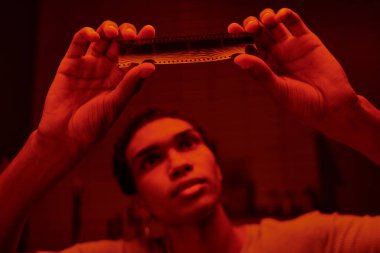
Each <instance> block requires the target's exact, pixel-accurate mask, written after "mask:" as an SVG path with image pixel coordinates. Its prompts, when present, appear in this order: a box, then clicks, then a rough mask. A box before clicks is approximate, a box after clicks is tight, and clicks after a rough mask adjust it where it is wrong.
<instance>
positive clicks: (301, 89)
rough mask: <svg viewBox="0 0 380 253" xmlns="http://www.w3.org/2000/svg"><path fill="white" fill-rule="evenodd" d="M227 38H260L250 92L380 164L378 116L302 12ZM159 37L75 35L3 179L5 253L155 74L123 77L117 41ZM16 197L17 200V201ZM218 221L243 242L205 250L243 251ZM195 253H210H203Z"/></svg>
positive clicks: (134, 72)
mask: <svg viewBox="0 0 380 253" xmlns="http://www.w3.org/2000/svg"><path fill="white" fill-rule="evenodd" d="M228 30H229V32H243V31H248V32H253V33H256V34H257V36H258V40H257V45H258V47H259V48H260V49H262V52H263V55H264V59H265V60H263V59H261V58H258V57H256V56H252V55H246V54H244V55H240V56H238V57H236V58H235V59H234V62H235V63H236V64H237V65H238V66H240V67H241V68H242V69H243V70H245V71H247V72H248V74H249V75H250V76H251V77H252V79H253V82H252V83H255V82H259V83H260V84H261V85H263V87H265V89H266V90H267V91H268V93H269V94H270V95H271V96H272V97H273V98H274V99H275V100H276V101H277V102H278V104H279V106H280V107H281V108H282V109H283V110H284V111H286V112H287V113H290V114H291V115H294V116H295V117H296V118H297V119H298V120H300V121H302V122H304V123H306V124H308V125H310V126H311V127H314V128H315V129H317V130H319V131H320V132H322V133H324V134H325V135H327V136H329V137H331V138H333V139H335V140H337V141H340V142H342V143H344V144H346V145H349V146H350V147H352V148H354V149H356V150H357V151H359V152H361V153H362V154H364V155H365V156H367V157H368V158H369V159H371V160H372V161H374V162H375V163H377V164H378V165H380V145H379V144H378V143H379V141H380V131H378V129H380V113H379V111H378V110H377V109H376V108H375V107H374V106H373V105H372V104H370V103H369V102H368V101H367V100H366V99H365V98H363V97H361V96H359V95H357V94H356V93H355V92H354V90H353V89H352V88H351V85H350V83H349V82H348V80H347V77H346V75H345V73H344V71H343V69H342V67H341V66H340V64H339V63H338V62H337V61H336V59H335V58H334V57H333V55H332V54H331V53H330V52H329V51H328V50H327V49H326V47H325V46H324V45H323V43H322V42H321V41H320V40H319V38H318V37H317V36H316V35H315V34H313V33H312V32H311V31H310V30H309V29H308V28H307V26H306V25H305V24H304V23H303V21H302V20H301V18H300V17H299V16H298V15H297V14H296V13H295V12H293V11H292V10H290V9H281V10H279V11H278V12H274V11H273V10H271V9H266V10H264V11H262V12H261V14H260V15H259V18H256V17H248V18H246V19H245V20H244V22H243V24H241V25H240V24H237V23H232V24H231V25H230V26H229V27H228ZM152 37H154V28H153V27H152V26H145V27H143V28H142V29H141V31H140V32H139V33H137V31H136V29H135V27H134V26H133V25H131V24H127V23H125V24H122V25H120V26H118V25H116V24H115V23H114V22H112V21H105V22H104V23H103V24H102V25H101V26H99V28H98V29H97V30H96V31H95V30H94V29H92V28H88V27H86V28H83V29H81V30H80V31H78V32H77V33H76V34H75V35H74V38H73V40H72V42H71V44H70V47H69V49H68V51H67V53H66V55H65V57H64V58H63V60H62V62H61V64H60V66H59V68H58V70H57V74H56V76H55V78H54V80H53V82H52V84H51V87H50V90H49V92H48V95H47V98H46V102H45V107H44V112H43V116H42V119H41V121H40V123H39V125H38V127H37V129H36V130H35V131H34V132H33V133H32V134H31V136H30V137H29V139H28V140H27V142H26V144H25V146H24V147H23V148H22V150H21V151H20V153H19V154H18V155H17V156H16V157H15V159H14V160H13V161H12V163H11V164H10V165H9V166H8V168H6V169H5V171H4V172H3V173H2V174H1V175H0V203H7V204H6V205H2V209H1V211H0V212H1V213H0V251H1V252H4V253H10V252H14V250H15V247H16V245H17V242H18V239H19V236H20V231H21V230H22V226H23V223H24V221H25V219H26V218H27V217H28V215H29V213H30V210H31V209H32V208H33V206H34V205H35V202H36V201H37V200H39V199H40V198H41V197H43V196H44V195H45V194H46V192H48V190H49V189H50V188H51V187H52V186H53V185H55V184H56V183H57V182H58V181H59V180H61V179H62V177H63V176H64V175H65V174H67V173H68V172H69V171H70V170H72V169H73V168H75V165H76V164H77V163H78V162H79V161H80V159H81V157H83V156H84V154H85V153H86V152H87V150H88V149H89V148H90V147H91V146H92V145H93V144H94V143H96V142H97V141H99V140H100V139H101V138H102V137H103V136H104V135H105V133H106V132H107V131H108V129H109V128H110V127H111V125H112V124H113V123H114V122H115V120H116V119H117V117H118V116H119V115H120V113H121V111H122V110H123V108H124V107H125V106H126V105H127V103H128V101H129V100H130V99H131V98H132V97H133V95H134V94H135V93H136V90H138V88H139V86H140V85H141V83H142V82H143V80H144V79H145V78H147V77H149V76H150V74H151V73H152V72H153V71H154V69H155V67H154V65H152V64H150V63H144V64H141V65H139V66H136V67H134V68H131V69H119V68H118V67H117V64H116V61H117V55H118V47H117V40H118V39H131V38H132V39H133V38H152ZM87 48H88V49H87ZM247 85H251V84H250V83H248V84H247ZM20 189H22V190H20ZM16 192H17V194H15V193H16ZM9 196H13V197H12V199H11V200H10V199H9ZM218 210H219V209H218ZM217 214H218V216H213V217H219V218H218V219H217V220H218V221H223V222H224V224H226V226H224V228H226V230H227V231H224V233H223V235H231V234H232V235H234V236H233V237H232V238H235V239H234V240H233V241H232V242H230V243H231V244H230V247H224V249H219V250H217V251H215V250H213V249H214V248H213V247H212V245H211V246H210V245H207V246H208V247H206V248H203V251H205V250H209V252H210V251H212V252H223V251H220V250H225V251H224V252H226V253H230V252H237V251H236V249H238V248H239V247H240V246H241V240H240V239H241V238H242V237H241V234H238V233H237V232H236V231H233V228H231V226H229V225H228V224H229V221H228V220H226V219H225V218H223V217H224V215H223V213H221V212H220V210H219V212H217ZM208 224H209V226H208V227H207V229H205V230H204V231H203V233H209V235H211V234H212V233H213V232H215V230H214V229H213V228H215V227H214V226H215V225H217V224H219V223H218V222H216V223H215V220H209V222H208ZM187 231H188V230H183V232H184V233H187ZM191 231H192V232H191V235H192V238H194V239H198V238H199V234H196V233H195V232H194V231H195V230H191ZM223 235H220V237H221V238H222V237H223ZM173 236H175V235H173ZM221 238H213V241H214V242H215V241H216V242H217V241H220V240H219V239H221ZM229 238H231V237H229ZM177 242H178V241H175V242H173V249H175V250H176V251H175V252H176V253H179V252H183V251H186V250H187V249H188V248H184V247H183V246H181V247H179V246H178V245H180V244H177ZM176 245H177V246H178V247H176ZM181 245H183V244H181ZM196 245H197V246H199V247H202V245H203V244H196ZM231 245H232V246H233V247H232V246H231ZM197 250H199V251H195V252H202V248H198V249H197ZM192 252H194V251H192Z"/></svg>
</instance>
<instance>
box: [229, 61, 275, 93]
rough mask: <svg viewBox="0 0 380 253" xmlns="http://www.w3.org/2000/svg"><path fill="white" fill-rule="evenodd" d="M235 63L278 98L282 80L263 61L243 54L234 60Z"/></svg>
mask: <svg viewBox="0 0 380 253" xmlns="http://www.w3.org/2000/svg"><path fill="white" fill-rule="evenodd" d="M234 62H235V63H236V64H237V65H238V66H239V67H240V68H242V69H243V70H245V71H247V72H248V74H249V75H250V76H251V77H252V78H253V79H254V80H256V81H258V82H259V83H261V84H262V85H263V86H264V88H265V89H267V90H268V91H269V92H270V93H272V95H274V96H278V93H279V92H280V84H281V80H280V78H279V77H278V76H277V75H276V74H275V73H274V72H273V71H272V69H271V68H270V67H269V66H268V65H267V64H266V63H265V62H264V61H263V60H261V59H260V58H258V57H255V56H252V55H248V54H241V55H239V56H237V57H236V58H235V59H234Z"/></svg>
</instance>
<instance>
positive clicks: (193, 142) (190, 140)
mask: <svg viewBox="0 0 380 253" xmlns="http://www.w3.org/2000/svg"><path fill="white" fill-rule="evenodd" d="M198 143H199V139H198V138H197V137H195V136H187V137H185V138H183V139H182V140H181V141H180V142H179V149H180V150H189V149H193V148H195V147H196V146H197V145H198Z"/></svg>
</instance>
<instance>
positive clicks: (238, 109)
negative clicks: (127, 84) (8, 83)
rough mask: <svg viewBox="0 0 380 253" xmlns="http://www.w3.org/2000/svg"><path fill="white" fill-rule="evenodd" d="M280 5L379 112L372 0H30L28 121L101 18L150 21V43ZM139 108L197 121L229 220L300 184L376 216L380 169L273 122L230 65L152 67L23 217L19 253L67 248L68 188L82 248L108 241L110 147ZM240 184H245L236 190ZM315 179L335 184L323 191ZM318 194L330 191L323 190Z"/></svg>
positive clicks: (266, 208) (278, 118)
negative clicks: (34, 6)
mask: <svg viewBox="0 0 380 253" xmlns="http://www.w3.org/2000/svg"><path fill="white" fill-rule="evenodd" d="M283 6H287V7H291V8H293V9H295V10H296V11H297V12H298V13H299V14H300V15H301V16H302V17H303V18H304V20H305V21H306V22H307V24H309V26H310V28H311V29H312V30H313V31H314V32H315V33H317V35H319V36H320V37H321V39H322V40H323V41H324V42H325V43H326V45H327V46H328V48H329V49H330V50H331V51H332V52H333V54H334V55H336V57H337V58H338V60H339V61H341V63H342V65H343V67H344V68H345V69H346V71H347V74H348V76H349V79H350V80H351V82H352V85H353V87H354V88H355V90H356V91H357V92H358V93H360V94H362V95H364V96H365V97H367V98H368V99H369V100H370V101H371V102H373V103H374V104H375V105H377V106H378V107H379V106H380V90H379V88H378V86H379V84H380V76H379V75H378V73H379V70H380V50H378V45H379V44H380V30H379V29H378V24H379V22H378V21H377V15H378V14H377V13H378V11H379V10H380V4H378V3H376V2H375V1H369V0H367V1H351V2H350V1H343V0H342V1H338V0H333V1H327V0H325V1H306V0H305V1H302V0H299V1H290V0H288V1H285V0H277V1H274V0H271V1H239V0H235V1H232V0H231V1H216V0H209V1H192V0H186V1H175V0H171V1H153V0H149V1H135V2H132V1H121V0H118V1H116V0H115V1H78V0H76V1H73V0H65V1H47V0H46V1H40V6H39V10H38V12H39V16H38V32H37V34H36V38H37V49H36V50H37V54H36V59H35V65H34V69H35V81H34V84H35V85H34V87H33V90H34V91H33V101H34V103H33V112H34V114H33V123H32V124H34V125H36V122H38V119H39V116H40V112H41V109H42V106H43V100H44V96H45V95H46V92H47V89H48V87H49V84H50V82H51V80H52V78H53V76H54V72H55V70H56V68H57V66H58V64H59V61H60V59H61V57H62V56H63V55H64V53H65V50H66V48H67V46H68V44H69V42H70V39H71V36H72V35H73V34H74V33H75V31H77V30H78V29H80V28H81V27H83V26H92V27H96V26H97V25H99V24H100V23H101V22H102V21H103V20H105V19H111V20H114V21H116V22H118V23H119V24H120V23H122V22H130V23H134V24H135V25H136V26H137V27H138V28H140V27H141V26H142V25H144V24H152V25H154V26H155V27H156V30H157V35H158V36H167V35H178V34H204V33H216V32H224V31H225V30H226V27H227V25H228V24H229V23H230V22H235V21H237V22H241V21H242V20H243V19H244V18H245V17H246V16H248V15H257V14H258V13H259V12H260V10H262V9H263V8H265V7H272V8H274V9H278V8H279V7H283ZM146 106H160V107H164V108H173V109H177V110H178V111H180V112H183V113H184V114H186V115H189V116H191V117H192V118H194V119H196V120H197V121H198V122H200V123H201V125H203V126H204V128H205V130H206V132H207V133H209V135H210V137H211V139H215V140H216V142H217V144H218V149H219V152H220V154H221V157H222V165H224V166H223V170H224V173H225V181H226V182H225V184H226V190H225V195H224V201H225V203H226V208H227V210H228V211H229V212H230V214H231V216H233V217H234V219H235V220H236V221H238V222H240V221H241V220H243V221H244V220H247V219H251V218H252V215H251V214H250V213H249V212H248V213H247V210H251V209H250V206H252V205H253V206H255V208H256V209H255V210H256V211H255V210H253V213H255V212H256V214H257V215H258V216H259V215H261V214H266V213H267V214H273V210H274V209H276V208H278V207H280V208H283V209H284V210H282V212H283V214H286V212H287V211H286V208H287V203H289V201H290V200H289V199H290V198H291V201H293V202H292V203H293V204H294V201H295V202H297V203H303V202H302V201H307V198H306V197H305V195H304V194H305V190H306V189H309V188H310V189H311V190H312V191H315V192H316V193H317V194H319V196H320V198H323V197H326V196H325V195H326V194H327V195H329V194H331V195H335V197H336V198H335V199H334V200H335V201H334V203H332V205H333V206H334V207H335V209H336V210H340V211H344V212H352V213H361V212H379V211H380V206H379V204H376V203H374V202H376V199H378V195H379V194H380V189H379V188H380V187H376V186H375V185H376V181H377V180H380V170H378V168H376V166H374V165H373V164H372V163H371V162H369V161H367V160H366V159H365V158H363V157H362V156H361V155H358V154H357V153H356V152H354V151H352V150H350V149H348V148H345V147H342V146H340V145H338V144H336V143H333V142H326V141H325V140H323V141H322V144H321V143H320V142H316V141H315V137H316V134H315V132H314V131H313V130H311V129H309V128H307V127H305V126H303V125H301V124H299V123H298V122H296V121H294V120H293V119H292V118H289V117H287V116H286V115H283V113H282V111H281V110H279V109H278V108H277V106H276V105H275V104H274V103H273V102H272V100H271V98H270V97H268V96H267V94H266V93H265V92H264V91H263V90H262V89H261V87H260V85H259V84H258V83H253V82H252V81H250V79H249V77H248V76H247V75H246V73H244V72H242V71H241V70H240V69H238V68H237V67H236V66H234V65H233V64H232V63H231V62H218V63H207V64H196V65H176V66H157V71H156V72H155V73H154V75H153V76H152V78H150V79H149V80H148V81H147V82H146V83H145V85H144V88H143V90H142V92H141V93H140V94H139V95H138V96H137V97H135V98H134V99H133V101H132V102H131V104H130V105H129V107H128V108H127V109H126V110H125V112H124V113H123V115H122V118H121V119H120V120H119V122H117V124H116V125H115V127H114V128H113V129H112V131H111V132H110V134H109V135H108V136H107V138H106V139H105V140H104V141H102V142H101V143H99V144H98V145H97V146H96V147H94V149H93V150H91V152H90V153H89V155H88V156H87V157H85V158H84V160H83V162H82V163H81V164H80V165H79V166H78V168H77V170H76V171H75V172H74V173H72V174H71V175H69V176H68V177H67V178H66V179H65V180H64V181H63V182H61V183H60V184H59V185H57V187H56V188H55V189H54V190H53V191H52V192H50V193H49V194H48V195H47V197H46V198H45V199H43V201H42V202H41V203H39V204H38V205H37V206H36V208H35V210H34V212H33V214H32V216H31V219H30V221H29V229H28V235H27V240H26V245H27V246H26V247H27V249H30V250H33V249H61V248H63V247H66V246H68V245H70V243H71V242H72V240H73V239H72V213H73V203H72V202H73V197H72V196H73V194H74V193H75V192H76V191H79V192H80V193H81V196H82V200H83V202H82V210H81V214H82V216H81V217H82V219H81V226H80V234H79V240H80V241H86V240H95V239H100V238H105V237H107V235H109V234H110V232H109V231H107V229H109V228H110V226H107V224H110V223H111V222H112V220H117V219H118V217H119V216H121V217H124V216H125V212H126V211H125V208H126V205H127V202H128V200H126V199H125V198H124V197H123V196H122V194H121V193H120V191H119V189H118V187H117V185H116V183H115V181H114V180H113V177H112V171H111V156H112V145H113V143H114V141H115V139H116V137H117V136H118V135H119V133H120V131H121V129H122V127H123V124H125V123H126V122H127V121H128V117H130V115H131V114H133V113H135V112H136V111H140V110H142V109H143V108H145V107H146ZM330 154H331V156H332V159H329V155H330ZM321 166H324V167H323V168H324V169H325V170H326V169H327V170H329V167H330V166H331V170H334V172H335V173H337V174H339V177H338V179H335V181H334V180H332V179H331V178H330V177H332V176H331V175H330V174H329V173H328V172H327V174H326V173H324V174H323V173H322V174H321V169H320V168H321ZM376 169H377V170H376ZM326 178H327V179H326ZM243 179H244V180H246V181H247V182H244V183H247V184H248V185H249V186H248V187H251V189H249V190H247V187H242V183H241V181H240V180H243ZM324 180H327V181H328V180H330V181H332V182H333V183H337V186H336V187H335V188H334V187H332V188H331V189H330V188H329V186H331V184H330V185H329V184H328V183H327V186H326V183H325V181H324ZM326 189H328V190H334V191H333V192H329V191H327V193H326ZM251 191H253V192H254V194H252V192H251ZM305 198H306V199H305ZM237 200H238V201H237ZM321 202H323V200H321ZM292 203H291V204H292ZM377 203H378V201H377ZM322 204H323V203H322ZM305 205H307V204H305ZM358 206H359V207H358ZM257 210H261V212H262V213H259V212H257Z"/></svg>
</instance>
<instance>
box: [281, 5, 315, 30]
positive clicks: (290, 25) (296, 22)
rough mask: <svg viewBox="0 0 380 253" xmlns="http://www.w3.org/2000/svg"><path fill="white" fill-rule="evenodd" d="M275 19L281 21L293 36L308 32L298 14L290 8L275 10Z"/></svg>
mask: <svg viewBox="0 0 380 253" xmlns="http://www.w3.org/2000/svg"><path fill="white" fill-rule="evenodd" d="M276 19H277V21H278V22H282V23H283V24H284V25H285V26H286V27H287V29H288V30H289V31H290V32H291V33H292V35H293V36H295V37H298V36H302V35H305V34H308V33H310V30H309V28H307V26H306V25H305V23H304V22H303V21H302V19H301V18H300V16H298V14H297V13H295V12H294V11H292V10H291V9H288V8H282V9H281V10H279V11H278V12H277V15H276Z"/></svg>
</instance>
